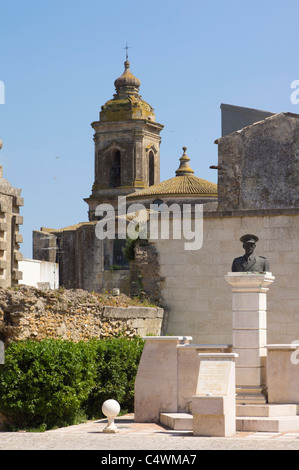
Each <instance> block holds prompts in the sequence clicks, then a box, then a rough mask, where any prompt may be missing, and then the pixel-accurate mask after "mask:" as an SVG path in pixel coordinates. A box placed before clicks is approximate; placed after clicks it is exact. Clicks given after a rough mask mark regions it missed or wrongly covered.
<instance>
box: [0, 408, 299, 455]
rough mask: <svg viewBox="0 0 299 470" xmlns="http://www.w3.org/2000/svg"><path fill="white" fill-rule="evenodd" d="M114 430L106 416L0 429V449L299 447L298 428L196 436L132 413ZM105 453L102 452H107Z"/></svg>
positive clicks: (137, 450)
mask: <svg viewBox="0 0 299 470" xmlns="http://www.w3.org/2000/svg"><path fill="white" fill-rule="evenodd" d="M115 424H116V426H117V428H118V430H119V432H118V433H116V434H106V433H103V429H104V428H105V427H106V425H107V420H105V419H103V420H98V421H89V422H86V423H83V424H79V425H77V426H69V427H66V428H59V429H55V430H51V431H46V432H43V433H35V432H33V433H31V432H14V433H13V432H0V450H100V451H106V453H107V451H108V452H111V455H114V454H115V453H116V452H117V453H121V451H130V452H131V454H132V455H134V453H138V452H140V451H144V452H143V453H144V454H146V451H152V450H158V451H171V450H173V451H182V452H183V453H184V452H188V453H189V454H190V452H191V451H197V450H299V430H298V431H296V432H285V433H275V432H269V433H267V432H266V433H263V432H257V433H245V432H237V433H236V434H235V435H234V436H231V437H225V438H219V437H198V436H193V434H192V432H190V431H185V432H184V431H174V430H172V429H169V428H166V427H164V426H160V425H158V424H155V423H135V422H134V416H133V415H126V416H123V417H119V418H116V420H115ZM106 453H105V455H106Z"/></svg>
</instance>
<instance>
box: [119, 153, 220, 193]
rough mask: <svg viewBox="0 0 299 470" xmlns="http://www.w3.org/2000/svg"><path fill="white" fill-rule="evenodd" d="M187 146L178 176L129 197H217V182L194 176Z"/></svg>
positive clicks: (177, 171)
mask: <svg viewBox="0 0 299 470" xmlns="http://www.w3.org/2000/svg"><path fill="white" fill-rule="evenodd" d="M186 150H187V148H186V147H183V151H184V153H183V155H182V157H181V158H180V166H179V168H178V169H177V170H176V176H174V177H173V178H170V179H168V180H165V181H162V182H161V183H157V184H154V185H152V186H149V187H148V188H146V189H143V190H141V191H138V192H135V193H133V194H130V195H129V196H127V198H128V199H135V198H136V199H137V198H138V199H143V198H146V199H148V198H150V197H151V196H153V197H155V198H156V197H158V196H159V197H163V196H166V197H172V196H174V197H181V198H183V197H186V198H187V197H201V198H211V199H213V198H217V197H218V194H217V184H215V183H211V182H210V181H207V180H204V179H202V178H198V177H197V176H194V171H193V170H192V168H191V167H190V164H189V161H190V158H189V157H188V156H187V155H186Z"/></svg>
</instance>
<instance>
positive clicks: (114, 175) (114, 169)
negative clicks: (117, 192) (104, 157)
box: [110, 149, 121, 188]
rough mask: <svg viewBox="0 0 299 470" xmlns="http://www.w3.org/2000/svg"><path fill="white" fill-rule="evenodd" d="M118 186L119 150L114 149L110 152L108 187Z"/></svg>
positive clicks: (119, 180)
mask: <svg viewBox="0 0 299 470" xmlns="http://www.w3.org/2000/svg"><path fill="white" fill-rule="evenodd" d="M119 186H121V160H120V151H119V150H117V149H115V150H113V151H112V153H111V172H110V187H111V188H118V187H119Z"/></svg>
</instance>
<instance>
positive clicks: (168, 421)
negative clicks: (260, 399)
mask: <svg viewBox="0 0 299 470" xmlns="http://www.w3.org/2000/svg"><path fill="white" fill-rule="evenodd" d="M298 413H299V405H296V404H261V405H237V406H236V431H243V432H291V431H299V415H298ZM160 423H161V424H162V425H163V426H167V427H169V428H170V429H174V430H176V431H192V429H193V416H192V414H191V413H161V414H160Z"/></svg>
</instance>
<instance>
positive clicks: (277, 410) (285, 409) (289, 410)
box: [236, 404, 297, 418]
mask: <svg viewBox="0 0 299 470" xmlns="http://www.w3.org/2000/svg"><path fill="white" fill-rule="evenodd" d="M296 415H297V405H293V404H265V405H237V407H236V416H237V417H244V416H246V417H265V418H266V417H273V416H296Z"/></svg>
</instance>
